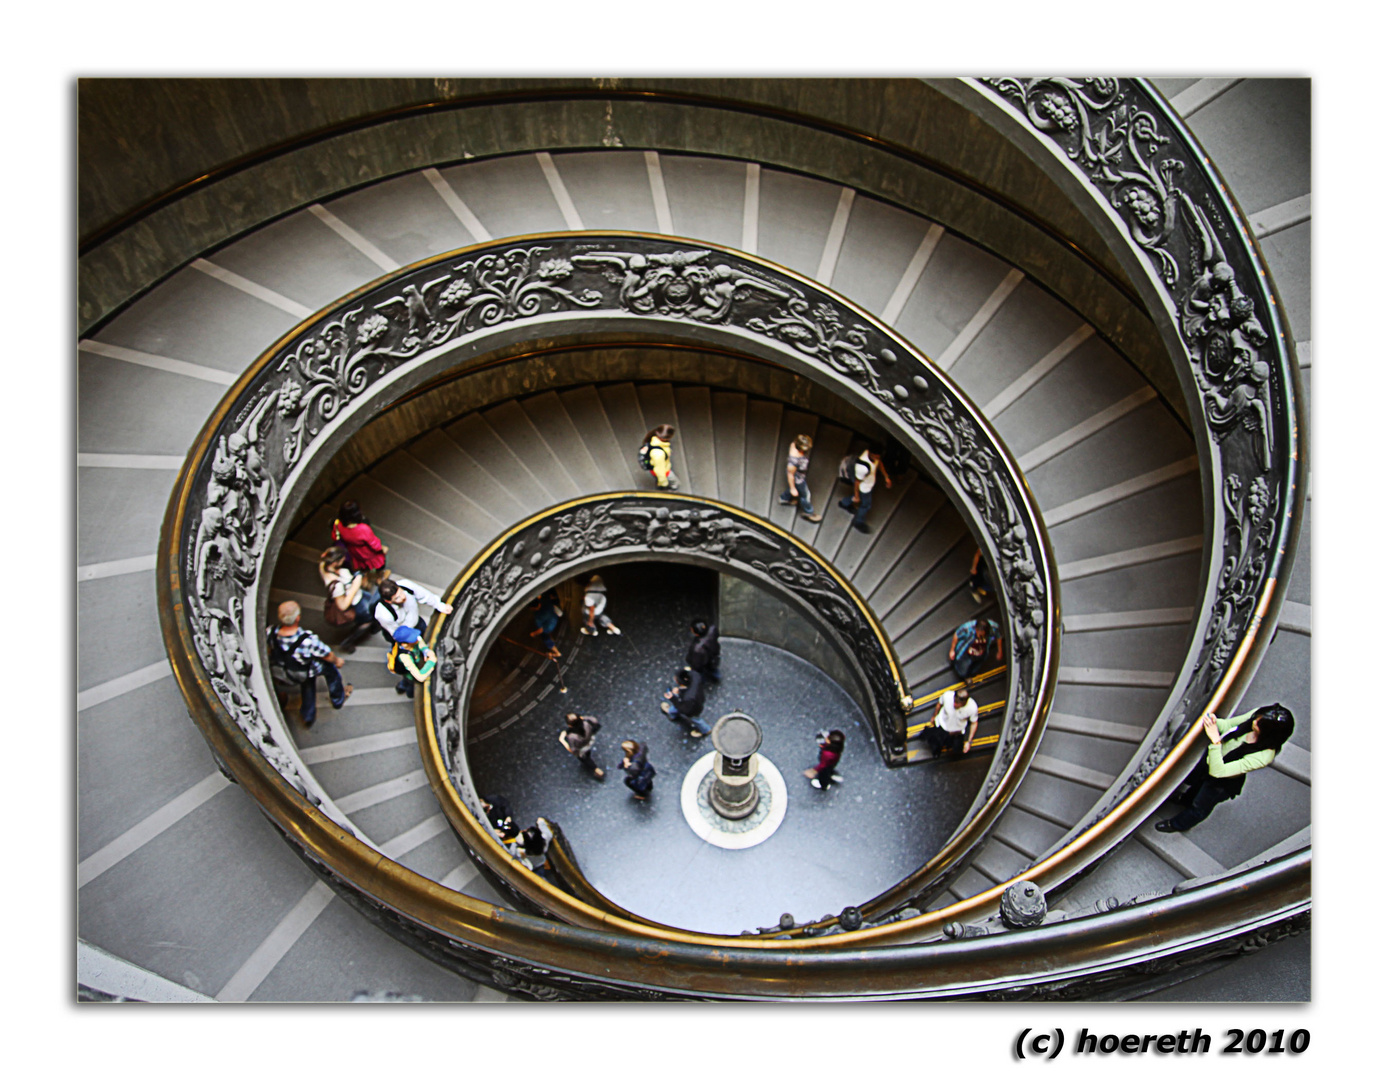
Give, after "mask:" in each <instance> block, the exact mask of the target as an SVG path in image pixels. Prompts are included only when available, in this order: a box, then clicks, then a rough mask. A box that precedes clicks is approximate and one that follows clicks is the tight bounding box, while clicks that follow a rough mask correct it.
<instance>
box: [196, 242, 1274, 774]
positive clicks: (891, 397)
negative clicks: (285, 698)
mask: <svg viewBox="0 0 1389 1080" xmlns="http://www.w3.org/2000/svg"><path fill="white" fill-rule="evenodd" d="M561 311H575V312H584V313H587V312H595V313H597V312H607V313H614V314H625V315H628V316H641V317H650V318H663V319H675V320H684V321H687V322H689V323H691V324H693V325H706V326H713V325H719V326H727V327H734V328H738V329H740V330H742V331H744V332H747V333H751V334H753V335H757V336H761V337H762V338H764V339H765V340H766V341H768V342H769V343H770V344H772V345H774V346H775V347H777V348H780V349H783V350H785V349H791V350H794V352H795V354H796V355H798V356H801V357H804V358H805V359H806V360H807V361H809V362H810V363H812V364H817V365H819V366H820V367H821V368H822V369H823V370H824V371H825V372H826V373H827V374H828V375H829V376H831V377H832V378H833V379H837V380H840V381H841V383H842V384H843V385H844V386H845V387H846V388H847V387H856V388H859V389H860V390H861V391H862V392H863V393H865V394H866V395H868V397H869V398H870V399H871V400H872V401H874V402H877V403H878V404H879V405H880V406H881V407H882V408H884V409H886V410H888V414H889V415H890V416H891V417H893V418H894V420H893V422H895V423H897V424H898V425H900V428H901V431H902V433H903V435H904V437H910V436H912V435H918V436H921V437H922V439H923V441H924V445H925V452H926V453H927V455H928V456H929V457H930V458H931V459H932V460H933V461H934V462H935V463H936V464H937V465H938V466H939V468H940V469H941V472H942V473H943V475H944V476H945V478H946V481H947V485H953V486H955V487H956V489H957V490H958V491H960V492H961V493H962V494H963V497H964V498H966V499H967V500H968V501H970V502H972V503H973V505H974V506H975V507H976V508H977V509H978V511H979V514H980V517H981V518H982V519H983V520H984V521H985V523H986V527H987V529H988V532H989V537H990V541H991V542H992V543H993V544H994V546H995V549H996V550H995V551H994V553H993V554H994V557H995V558H996V559H999V560H1001V562H1000V566H1001V569H1002V580H1004V581H1005V582H1007V590H1006V599H1007V600H1008V601H1010V602H1011V604H1012V607H1013V610H1011V611H1009V612H1008V615H1007V618H1008V625H1009V640H1010V642H1011V644H1012V649H1013V652H1014V656H1013V660H1014V664H1013V668H1014V670H1015V671H1017V672H1021V673H1023V674H1022V677H1021V678H1020V679H1017V680H1015V684H1016V687H1017V689H1016V693H1015V696H1014V702H1015V705H1014V708H1013V710H1012V711H1011V712H1010V715H1009V718H1008V720H1007V721H1006V722H1005V724H1004V733H1003V736H1002V739H1001V742H1002V744H1003V747H1004V750H1003V753H1002V754H1000V755H998V756H996V758H995V762H996V767H997V768H999V769H1001V768H1002V767H1003V766H1004V765H1006V761H1005V760H1004V759H1005V758H1007V759H1008V760H1011V755H1012V754H1013V753H1015V752H1016V747H1017V745H1018V738H1019V737H1020V733H1021V731H1022V730H1023V728H1024V727H1025V725H1026V724H1027V723H1028V722H1029V721H1030V720H1031V718H1032V712H1033V710H1034V708H1035V703H1036V701H1037V700H1038V696H1039V689H1040V688H1039V686H1038V685H1037V684H1038V681H1039V677H1038V675H1037V670H1038V668H1037V665H1036V663H1035V658H1034V655H1033V654H1034V652H1035V649H1036V639H1037V635H1038V633H1039V632H1040V628H1041V627H1042V626H1044V625H1045V621H1046V619H1045V612H1046V610H1047V596H1046V585H1045V582H1046V580H1047V574H1046V573H1045V572H1044V571H1043V570H1042V569H1041V566H1042V558H1041V551H1042V549H1041V546H1040V543H1039V534H1038V532H1037V526H1036V525H1035V524H1034V523H1032V521H1031V520H1030V519H1029V518H1028V517H1027V516H1026V515H1025V514H1024V513H1023V511H1022V505H1023V503H1022V499H1023V498H1024V496H1022V495H1021V493H1020V490H1019V489H1018V488H1017V486H1016V484H1015V482H1013V481H1012V480H1011V479H1010V476H1009V474H1008V471H1007V468H1006V467H1005V466H1004V464H1003V462H1004V458H1003V456H1002V454H1001V452H1000V451H999V450H998V449H996V448H994V447H993V443H992V438H991V436H990V435H989V433H988V432H987V430H986V429H985V428H984V427H983V425H982V424H981V422H980V421H978V420H977V419H976V418H975V417H974V415H973V413H972V412H971V410H970V409H969V408H968V406H967V405H966V404H965V403H964V402H963V401H956V400H955V399H954V397H953V395H954V391H953V390H951V389H950V388H949V387H948V385H947V384H945V383H944V381H943V380H942V379H941V378H940V377H939V375H938V374H937V373H936V372H935V370H934V369H933V368H931V366H930V365H929V364H927V363H923V362H922V361H921V360H919V359H918V358H916V357H915V356H913V355H910V354H905V355H904V354H903V347H902V346H901V344H900V343H898V342H896V341H895V340H894V339H892V338H890V337H888V336H887V334H886V333H885V332H884V331H882V330H880V329H878V328H876V327H874V326H871V325H869V324H868V323H867V322H866V321H865V320H864V319H863V317H862V316H860V315H859V314H858V313H857V312H855V311H854V310H853V309H851V308H849V307H848V306H847V305H845V304H843V303H842V302H840V301H839V300H838V299H836V298H835V297H833V296H831V295H829V294H825V293H818V292H817V291H816V290H815V287H814V286H813V284H812V283H807V282H804V281H800V280H798V279H795V278H792V277H790V276H787V275H782V274H780V273H778V272H777V271H776V270H775V269H774V268H772V267H767V266H762V265H759V264H754V263H751V262H749V261H747V260H744V259H742V258H741V257H739V256H737V255H735V254H734V253H731V252H715V251H713V250H711V249H699V248H689V247H684V246H680V245H678V244H674V243H671V242H670V241H667V240H663V239H660V238H656V237H649V238H648V237H611V238H608V237H601V236H591V235H585V236H578V235H576V236H558V237H555V238H553V239H547V240H546V241H545V242H544V243H532V244H519V245H506V244H499V245H496V246H494V247H492V248H490V249H484V250H481V251H474V252H470V253H468V255H467V256H466V257H465V258H461V259H456V260H440V261H438V262H435V263H431V264H427V265H425V266H420V267H415V268H414V269H412V270H410V271H407V272H405V273H403V274H401V275H400V276H398V277H397V278H395V279H393V280H391V281H388V282H385V283H383V284H381V285H379V286H377V287H376V288H375V289H373V290H372V291H371V292H369V293H367V294H365V295H361V296H357V297H354V298H353V299H352V300H351V301H350V302H348V303H346V304H344V305H341V306H340V307H338V308H336V309H332V310H330V311H328V312H327V313H325V314H324V315H323V316H322V317H321V318H319V319H318V320H316V321H314V322H312V323H310V324H308V325H306V326H305V327H304V328H302V329H301V331H300V332H299V333H298V334H297V335H296V336H295V337H293V338H292V339H291V340H290V341H289V342H288V343H287V344H286V345H284V346H283V347H282V348H281V349H280V351H279V352H278V353H277V354H275V355H274V356H272V357H271V358H270V359H269V361H268V362H267V363H266V364H265V365H264V366H263V367H262V368H261V370H260V371H259V372H258V374H257V375H256V376H255V377H254V378H253V379H252V380H251V381H250V382H249V383H248V384H247V386H245V387H244V388H243V389H242V390H241V391H240V400H239V401H238V403H236V404H235V405H234V406H233V409H232V411H230V412H229V413H228V415H227V419H226V421H225V422H224V423H223V424H222V427H221V430H219V431H218V432H217V433H216V434H215V436H214V441H213V443H212V444H211V445H212V450H211V452H210V453H209V454H207V455H206V456H205V457H204V459H203V460H202V461H201V462H199V463H197V464H196V466H195V467H196V469H197V472H196V474H195V475H196V479H195V489H194V490H195V491H196V494H195V495H194V497H193V498H191V499H190V501H189V510H188V513H187V515H186V516H185V523H184V530H183V540H182V555H181V558H180V567H181V570H182V574H183V581H184V584H183V591H184V595H185V597H186V598H187V602H186V611H187V615H186V618H187V619H188V625H189V629H190V631H191V633H192V635H193V637H194V640H195V645H196V652H197V654H198V658H199V660H200V661H201V662H202V663H203V664H204V665H205V666H206V667H207V668H208V670H209V671H210V672H211V673H212V685H213V687H214V690H215V693H216V695H217V697H218V699H219V700H220V701H221V702H222V704H223V706H224V707H225V708H226V709H227V711H228V712H229V713H230V714H231V716H232V717H233V719H234V720H235V722H236V723H237V725H238V727H239V728H240V729H241V730H242V731H243V733H244V734H245V735H246V736H247V738H248V739H249V740H250V741H251V742H252V744H253V746H255V747H256V748H257V749H258V750H259V751H260V752H262V753H263V754H264V755H265V756H266V758H267V759H268V760H270V761H272V763H273V764H275V766H276V768H277V769H279V770H280V771H281V773H282V774H283V775H284V776H285V778H286V780H288V781H289V782H290V783H291V784H293V785H294V786H295V787H296V788H297V789H299V790H301V791H308V790H310V789H309V788H308V787H307V785H306V784H305V781H304V777H303V776H301V775H300V774H299V772H298V770H297V768H296V766H295V765H294V763H293V762H294V758H293V755H292V754H291V753H289V752H288V749H287V748H284V747H280V746H278V745H276V744H275V741H274V738H273V735H272V734H271V729H270V728H269V727H268V726H267V725H266V724H265V722H264V720H263V719H262V718H261V717H260V716H259V715H258V713H257V704H256V703H257V697H256V694H255V693H254V692H253V691H252V688H251V687H252V681H251V676H252V675H253V673H254V670H255V668H256V666H257V665H258V664H259V663H260V662H261V661H260V644H259V643H258V642H255V643H248V642H246V641H245V639H244V636H243V635H244V634H245V633H246V623H247V620H246V617H245V614H246V604H247V602H248V601H247V596H246V594H247V592H248V590H249V588H250V587H251V585H252V583H253V582H254V581H255V580H256V579H257V575H258V573H259V572H260V562H261V560H262V558H263V556H264V554H265V545H266V538H267V536H268V535H269V533H270V530H271V527H272V525H273V522H274V520H275V518H276V516H277V514H278V513H279V512H280V498H281V489H282V488H283V486H284V484H285V482H286V480H287V478H288V476H289V473H290V472H291V470H292V469H294V468H296V467H297V466H298V465H299V464H300V463H301V462H303V461H304V460H305V459H306V458H307V457H309V456H310V455H311V454H312V452H313V448H314V445H315V443H316V441H317V440H319V439H320V438H322V437H323V435H324V433H325V430H326V429H327V428H328V427H329V426H330V425H331V424H333V423H334V422H335V421H337V420H338V419H339V418H341V417H342V416H343V414H344V412H345V410H347V409H349V408H350V407H352V406H353V404H354V403H355V402H356V401H357V400H358V399H360V398H362V396H363V395H364V394H366V393H367V392H368V391H369V389H370V388H371V387H372V386H373V385H374V384H375V383H376V382H378V381H379V380H380V379H382V378H384V377H385V376H387V375H388V374H390V373H392V372H394V371H396V370H397V369H399V368H400V367H401V365H404V364H408V363H411V362H412V361H415V360H416V359H418V358H420V357H422V356H423V355H424V354H425V353H426V352H427V351H428V350H432V349H435V348H437V347H438V346H440V345H444V344H446V343H450V342H453V341H458V340H460V339H463V338H465V337H466V336H467V335H469V334H473V333H477V332H480V331H485V330H487V329H488V328H491V327H496V326H500V325H502V324H504V323H507V322H513V321H517V320H523V319H528V318H535V317H541V316H545V315H548V314H551V313H554V312H561ZM1246 336H1247V335H1246ZM1246 367H1247V368H1248V365H1246ZM1248 370H1249V371H1251V372H1253V370H1254V369H1253V368H1248ZM1247 397H1248V395H1244V396H1238V395H1237V396H1235V397H1233V398H1229V399H1228V400H1226V401H1225V402H1224V404H1223V406H1222V408H1223V409H1224V410H1225V412H1227V413H1229V414H1230V416H1231V417H1236V416H1242V415H1243V414H1244V413H1245V412H1248V411H1249V408H1248V406H1247V403H1246V398H1247ZM1222 415H1224V413H1222ZM1231 426H1232V429H1234V428H1238V427H1239V422H1236V421H1234V420H1232V422H1231ZM548 529H549V532H548V533H546V535H545V536H544V537H543V538H542V537H540V536H539V534H537V536H536V537H535V538H534V539H533V540H532V541H530V542H529V543H530V545H531V546H529V547H528V549H527V550H526V551H525V552H524V555H523V556H520V555H517V556H516V557H513V555H512V553H511V551H510V550H507V551H498V552H496V553H494V555H493V556H492V557H491V558H490V559H489V560H488V562H487V564H486V565H484V566H483V567H480V568H479V569H478V572H477V573H476V574H475V575H474V577H473V579H472V580H471V581H470V582H469V584H468V587H467V589H466V590H465V592H464V594H463V595H462V596H460V597H459V598H458V604H457V610H456V611H455V613H454V615H453V616H452V617H451V620H450V623H449V635H450V637H451V638H452V644H451V645H449V646H447V647H448V648H449V649H452V650H454V651H453V652H452V653H450V655H448V656H447V657H443V656H441V665H440V672H439V678H438V679H436V683H435V694H436V703H437V704H438V705H439V715H440V716H441V717H443V718H444V719H445V726H444V727H443V728H441V731H440V739H441V746H442V747H443V748H444V750H445V753H446V754H447V755H449V756H450V757H454V756H456V754H457V753H458V747H459V744H460V742H461V739H460V732H459V730H458V726H459V723H460V717H459V714H460V712H461V705H460V695H461V693H462V688H463V686H464V685H465V680H466V676H467V673H468V660H469V657H470V656H471V645H472V642H473V641H474V639H475V638H476V635H477V634H478V633H479V632H480V631H481V629H482V628H483V627H485V626H486V625H488V623H489V620H490V619H491V618H492V617H493V616H494V614H495V612H496V610H498V605H503V604H505V603H506V602H507V601H508V600H509V598H511V597H513V596H515V595H516V594H517V593H518V592H519V591H520V590H524V589H526V588H527V587H528V585H529V583H530V582H531V581H533V580H535V578H536V577H537V576H538V575H540V574H545V573H548V571H549V570H550V568H552V567H553V566H556V565H558V564H559V563H560V562H564V561H570V560H573V559H577V558H582V557H585V556H586V555H588V554H591V553H593V552H597V551H602V550H605V549H607V548H608V547H612V546H615V545H618V544H626V543H636V544H641V545H644V546H647V547H649V548H651V549H653V550H673V551H680V550H691V551H692V550H698V551H701V552H704V553H706V554H709V555H711V556H714V557H718V558H724V559H738V558H741V559H744V560H750V559H753V558H757V559H759V560H760V561H761V563H762V564H763V565H764V566H765V567H766V572H767V573H768V574H786V575H789V576H790V577H792V578H794V577H795V576H796V575H797V573H799V570H798V569H797V564H796V563H795V561H794V559H792V558H791V555H792V553H791V552H789V551H784V552H780V554H779V555H778V554H777V552H778V551H779V549H778V548H777V547H776V544H775V543H771V544H770V546H768V542H767V541H766V539H765V538H764V537H762V536H760V535H759V534H758V533H757V531H756V530H755V529H749V528H748V524H747V522H746V521H744V520H743V519H741V518H738V517H734V516H731V515H728V514H727V513H724V512H720V511H714V510H711V509H710V508H708V507H705V508H700V509H697V510H696V509H691V508H689V507H687V506H672V507H669V508H662V509H659V510H652V509H651V508H637V507H622V506H616V505H614V506H610V507H603V506H599V507H583V508H579V509H577V510H575V511H572V512H568V513H566V514H565V515H561V516H560V517H559V518H558V519H556V520H555V521H554V522H552V523H551V524H550V525H549V526H548ZM830 592H832V590H829V591H827V592H826V593H825V595H821V596H819V597H817V598H815V599H813V600H810V601H809V602H812V603H813V605H814V606H815V607H816V610H817V612H819V613H820V614H821V616H822V617H823V618H825V619H826V620H827V621H828V622H830V623H831V624H833V625H836V626H839V627H840V628H841V630H844V632H846V633H847V632H848V631H847V630H845V629H844V628H845V627H846V626H847V624H846V623H845V622H844V621H843V620H844V619H845V618H847V616H846V615H845V612H846V611H847V610H848V609H846V608H844V607H842V606H840V605H839V604H838V603H836V602H835V601H832V600H831V599H830V598H829V594H830ZM807 595H809V594H807ZM836 620H838V621H836ZM854 633H855V634H859V631H857V630H856V631H854ZM856 640H857V645H855V651H856V655H859V656H861V657H866V658H869V659H867V660H866V661H865V671H867V673H868V676H869V678H870V680H871V682H872V684H873V685H874V687H876V689H875V691H874V693H875V695H878V696H880V697H881V698H882V700H883V701H884V702H885V703H886V702H888V701H890V700H892V701H894V706H893V707H894V708H899V709H900V701H896V700H895V699H896V698H897V697H898V696H899V695H900V690H894V692H893V693H892V694H889V693H888V687H889V685H890V684H891V683H892V682H893V678H892V673H891V665H890V664H888V663H887V662H886V660H885V659H884V660H883V661H882V662H881V663H879V662H878V660H877V659H874V657H875V656H876V653H877V652H879V651H881V650H880V648H879V647H878V645H877V643H876V641H874V640H871V638H870V637H862V636H861V634H860V636H859V637H858V638H857V639H856ZM450 670H451V671H452V673H453V674H452V677H451V678H450V677H448V676H446V674H445V673H446V672H448V671H450ZM886 707H887V706H886V704H885V705H884V708H886ZM449 718H451V720H450V719H449ZM449 723H451V724H452V726H448V725H449ZM998 775H999V776H1001V772H1000V773H998ZM993 782H994V783H996V782H997V779H996V778H995V779H994V780H993Z"/></svg>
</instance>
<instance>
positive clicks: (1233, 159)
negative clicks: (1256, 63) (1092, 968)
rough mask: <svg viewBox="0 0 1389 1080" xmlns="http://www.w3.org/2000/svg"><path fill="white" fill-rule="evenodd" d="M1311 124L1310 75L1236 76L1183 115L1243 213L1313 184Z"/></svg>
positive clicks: (1305, 190) (1294, 194)
mask: <svg viewBox="0 0 1389 1080" xmlns="http://www.w3.org/2000/svg"><path fill="white" fill-rule="evenodd" d="M1311 125H1312V81H1311V80H1310V79H1267V78H1263V79H1241V80H1240V82H1239V83H1238V85H1236V86H1232V87H1231V88H1230V89H1229V90H1227V91H1225V93H1223V94H1221V95H1220V96H1219V97H1218V98H1216V99H1215V100H1214V101H1212V102H1211V103H1210V104H1209V105H1207V106H1205V107H1204V108H1202V109H1199V110H1197V111H1196V112H1195V113H1193V114H1192V115H1191V116H1190V117H1189V118H1188V119H1187V126H1188V127H1190V128H1191V130H1192V131H1193V132H1195V133H1196V137H1197V138H1198V139H1200V140H1201V143H1202V145H1203V146H1205V147H1206V148H1207V149H1208V150H1210V151H1211V152H1212V155H1213V156H1214V157H1215V161H1216V164H1217V166H1218V167H1219V169H1220V174H1221V176H1223V177H1224V178H1225V180H1226V182H1227V183H1228V184H1229V185H1230V189H1231V190H1232V191H1233V192H1234V195H1235V198H1236V199H1237V200H1238V201H1239V204H1240V205H1241V206H1242V207H1243V208H1244V210H1245V212H1246V213H1247V214H1254V213H1257V212H1258V211H1260V210H1264V209H1266V208H1268V207H1270V206H1275V205H1277V204H1278V203H1281V202H1287V201H1288V200H1289V199H1295V198H1297V197H1298V196H1299V195H1306V194H1307V193H1308V192H1310V191H1311V190H1312V147H1311V140H1310V139H1309V138H1308V132H1309V131H1310V129H1311ZM1275 164H1276V167H1271V166H1274V165H1275Z"/></svg>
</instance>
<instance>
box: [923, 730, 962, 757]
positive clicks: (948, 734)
mask: <svg viewBox="0 0 1389 1080" xmlns="http://www.w3.org/2000/svg"><path fill="white" fill-rule="evenodd" d="M922 738H924V739H925V740H926V745H927V746H929V747H930V748H931V755H932V757H939V756H940V753H941V751H942V750H963V749H964V745H965V733H964V732H963V731H944V730H942V729H941V728H938V727H928V728H927V729H926V730H925V731H924V732H922Z"/></svg>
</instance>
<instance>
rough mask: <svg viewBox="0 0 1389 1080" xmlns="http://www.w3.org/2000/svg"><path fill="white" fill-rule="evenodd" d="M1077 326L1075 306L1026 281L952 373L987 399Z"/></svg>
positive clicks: (964, 386) (967, 388)
mask: <svg viewBox="0 0 1389 1080" xmlns="http://www.w3.org/2000/svg"><path fill="white" fill-rule="evenodd" d="M995 284H997V282H995ZM1075 329H1076V316H1075V312H1073V311H1071V310H1070V309H1069V308H1067V307H1065V306H1064V305H1063V304H1061V303H1060V302H1059V301H1058V300H1057V299H1056V298H1055V297H1054V296H1052V295H1051V294H1050V293H1049V292H1047V291H1046V290H1044V289H1042V288H1040V287H1039V286H1038V285H1036V284H1035V283H1034V282H1031V281H1026V280H1024V281H1021V282H1019V283H1018V286H1017V288H1015V289H1014V290H1013V292H1012V293H1011V294H1010V295H1009V297H1008V299H1007V300H1006V301H1004V303H1003V306H1002V307H1001V308H999V309H998V312H997V313H996V314H995V315H994V317H993V318H992V319H990V320H989V323H988V325H987V326H985V327H984V329H983V330H982V331H980V333H979V336H978V337H977V338H975V339H974V343H973V344H972V345H970V347H969V348H968V349H966V350H965V351H964V353H963V354H962V355H961V357H960V359H959V360H958V361H957V362H956V363H955V366H954V367H952V368H951V369H950V377H951V378H952V379H954V380H955V382H956V383H958V384H959V385H960V387H961V389H963V390H964V392H965V393H966V394H968V395H969V396H970V399H971V400H973V401H974V402H976V403H977V404H979V405H983V404H985V403H986V402H988V401H990V400H992V399H993V397H994V396H995V395H996V394H998V393H999V392H1000V391H1001V390H1003V389H1004V388H1006V387H1007V386H1008V385H1009V384H1011V383H1012V382H1013V380H1014V379H1016V378H1017V377H1018V376H1020V375H1022V374H1023V373H1024V372H1026V371H1027V369H1028V368H1030V367H1031V366H1032V365H1033V364H1035V363H1036V362H1037V361H1038V360H1040V359H1042V357H1044V356H1045V355H1046V354H1047V353H1048V352H1050V351H1051V350H1052V349H1053V348H1054V347H1056V346H1057V345H1059V344H1060V343H1061V342H1063V341H1065V340H1066V338H1067V337H1069V336H1070V335H1071V333H1072V332H1073V331H1074V330H1075Z"/></svg>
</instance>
